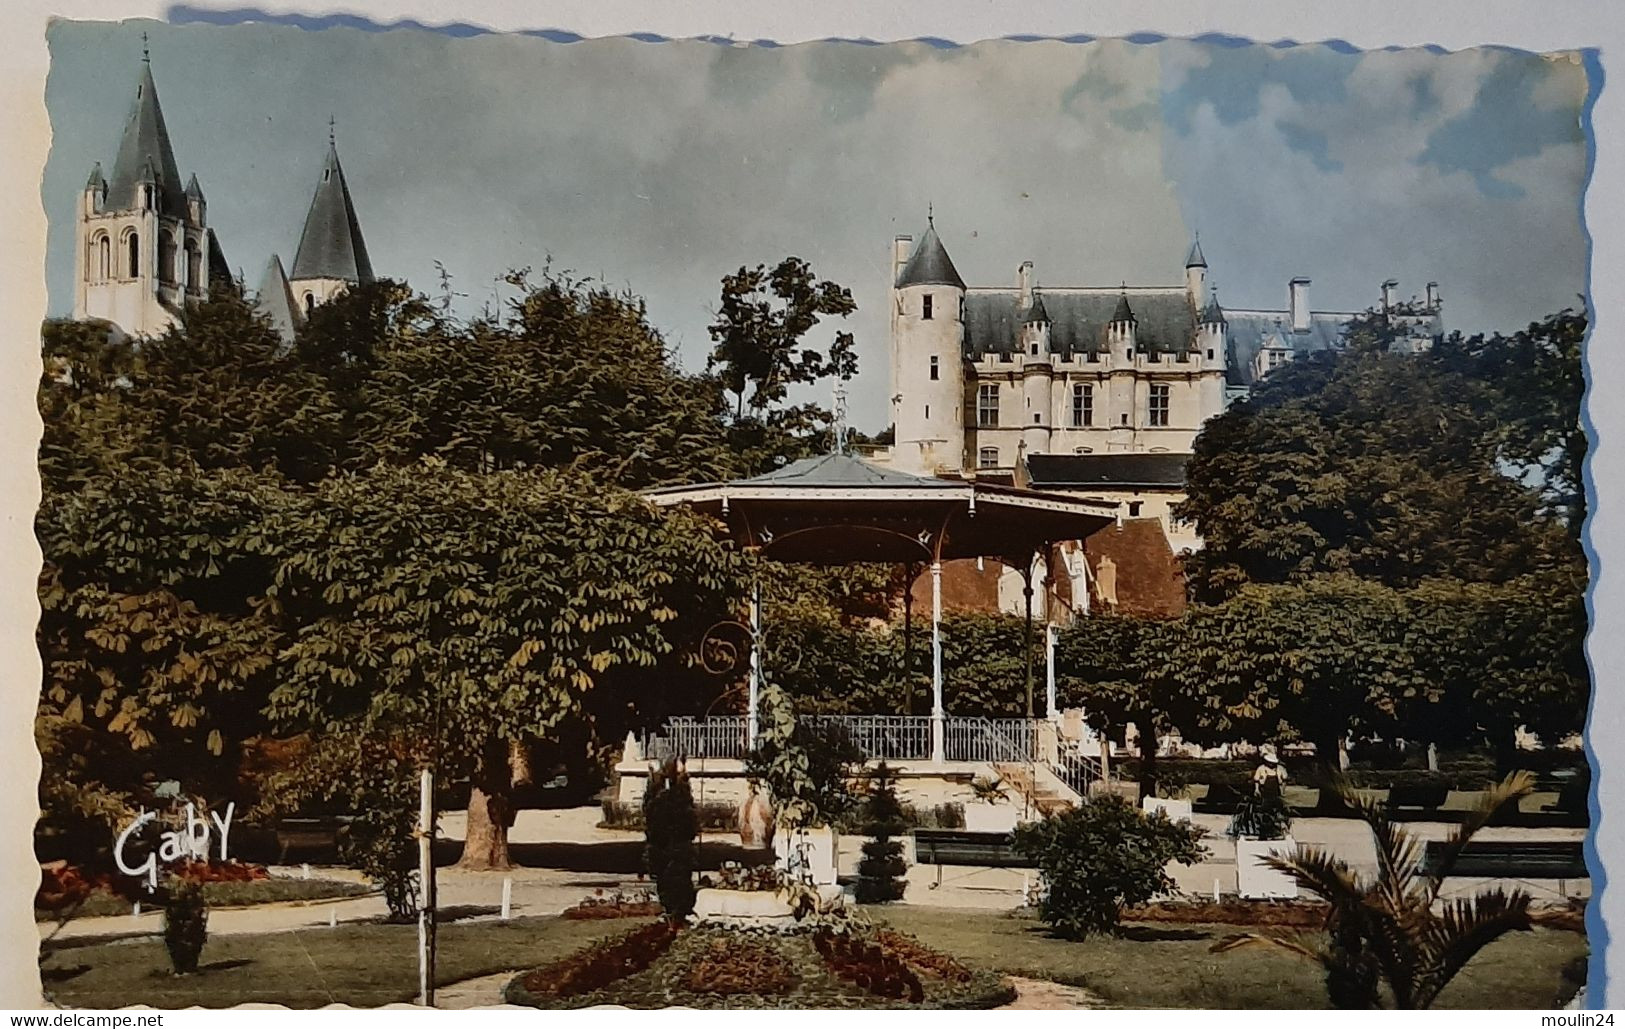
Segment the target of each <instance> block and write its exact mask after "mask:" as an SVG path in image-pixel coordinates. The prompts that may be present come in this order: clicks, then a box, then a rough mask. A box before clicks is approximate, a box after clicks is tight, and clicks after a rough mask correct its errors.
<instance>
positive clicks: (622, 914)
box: [564, 889, 660, 921]
mask: <svg viewBox="0 0 1625 1029" xmlns="http://www.w3.org/2000/svg"><path fill="white" fill-rule="evenodd" d="M659 914H660V901H658V900H656V899H655V897H654V894H653V893H651V892H650V891H649V890H648V889H642V890H638V891H637V892H636V893H625V892H622V891H621V890H616V891H615V892H614V893H605V892H604V891H603V890H602V889H598V890H595V891H593V894H592V896H590V897H586V898H584V899H583V900H582V901H581V903H579V904H577V905H576V906H575V907H571V908H565V909H564V917H565V918H569V919H574V920H577V921H587V920H595V919H600V918H654V917H655V916H657V915H659Z"/></svg>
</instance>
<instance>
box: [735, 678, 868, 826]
mask: <svg viewBox="0 0 1625 1029" xmlns="http://www.w3.org/2000/svg"><path fill="white" fill-rule="evenodd" d="M758 704H759V707H758V710H759V713H760V717H761V720H762V728H761V732H760V734H759V736H758V737H757V744H756V747H755V749H754V750H752V751H751V752H750V753H748V754H746V755H745V774H746V775H747V776H749V777H750V778H751V779H753V780H756V781H759V782H762V783H765V784H766V785H767V788H768V793H769V794H770V796H771V797H772V800H773V812H774V817H775V818H776V819H777V820H778V822H779V824H780V825H783V826H784V827H786V828H788V829H792V830H794V829H805V828H810V827H813V826H820V825H834V824H835V821H836V819H838V818H839V817H840V816H841V815H843V814H845V813H846V812H847V811H848V810H850V809H851V807H852V801H853V794H852V780H853V776H854V766H857V765H860V764H862V762H863V752H862V751H861V750H859V749H858V747H857V745H856V744H855V743H853V742H852V739H851V737H850V736H848V735H847V733H846V731H845V730H844V729H842V728H841V727H840V726H838V725H822V726H814V725H813V724H812V723H809V722H806V721H802V720H799V719H797V718H796V710H795V705H794V703H793V702H792V701H791V699H790V697H789V695H788V694H786V693H785V692H784V690H783V689H782V688H781V687H779V686H777V685H776V684H774V683H772V682H769V683H768V684H767V685H766V686H764V687H763V688H762V692H761V697H760V699H759V701H758Z"/></svg>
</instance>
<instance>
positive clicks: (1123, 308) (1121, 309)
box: [1112, 293, 1190, 324]
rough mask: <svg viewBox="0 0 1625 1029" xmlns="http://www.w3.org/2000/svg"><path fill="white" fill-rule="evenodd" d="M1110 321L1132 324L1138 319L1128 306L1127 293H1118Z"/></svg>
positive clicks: (1132, 309)
mask: <svg viewBox="0 0 1625 1029" xmlns="http://www.w3.org/2000/svg"><path fill="white" fill-rule="evenodd" d="M1186 310H1187V311H1188V310H1190V308H1186ZM1112 321H1114V322H1128V323H1130V324H1133V323H1134V322H1137V321H1139V319H1138V318H1136V317H1134V308H1132V307H1130V306H1128V294H1127V293H1120V294H1118V297H1117V310H1115V311H1113V312H1112Z"/></svg>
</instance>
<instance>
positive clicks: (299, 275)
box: [287, 121, 373, 315]
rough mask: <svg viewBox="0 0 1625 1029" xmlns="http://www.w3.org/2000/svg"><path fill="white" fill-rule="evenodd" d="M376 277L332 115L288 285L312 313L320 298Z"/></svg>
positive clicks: (302, 306) (303, 307)
mask: <svg viewBox="0 0 1625 1029" xmlns="http://www.w3.org/2000/svg"><path fill="white" fill-rule="evenodd" d="M372 280H373V275H372V261H371V260H370V259H369V258H368V257H367V244H366V242H365V241H364V240H363V239H362V238H361V223H360V221H358V220H357V219H356V215H355V204H354V202H352V201H351V199H350V187H349V185H348V184H347V183H346V182H345V181H344V169H343V168H342V167H340V166H339V151H338V145H337V142H336V141H335V139H334V136H333V128H332V123H331V121H329V123H328V133H327V160H326V161H325V162H323V164H322V177H321V179H320V181H318V182H317V183H316V195H315V196H314V197H312V198H311V201H310V211H309V213H308V214H306V215H305V229H304V232H303V233H302V234H301V235H300V237H299V250H298V252H297V253H295V254H294V258H293V270H292V272H290V273H289V274H288V277H287V281H288V287H289V290H290V291H291V293H292V294H293V297H294V300H295V302H296V303H297V304H298V308H299V312H300V314H301V315H309V314H310V312H311V310H312V309H313V308H314V307H315V306H316V305H317V304H321V303H325V302H327V301H328V300H331V299H333V297H335V296H337V295H338V294H340V293H342V292H343V291H344V290H345V289H347V288H349V287H350V286H360V285H365V284H366V283H369V282H371V281H372Z"/></svg>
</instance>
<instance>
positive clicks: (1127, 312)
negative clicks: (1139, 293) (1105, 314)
mask: <svg viewBox="0 0 1625 1029" xmlns="http://www.w3.org/2000/svg"><path fill="white" fill-rule="evenodd" d="M1112 321H1113V322H1114V323H1116V322H1128V323H1129V324H1130V325H1133V324H1134V323H1135V322H1137V321H1139V319H1138V318H1136V317H1134V308H1132V307H1130V306H1128V285H1127V284H1126V283H1125V284H1124V286H1123V292H1121V293H1119V294H1118V295H1117V310H1115V311H1113V312H1112Z"/></svg>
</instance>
